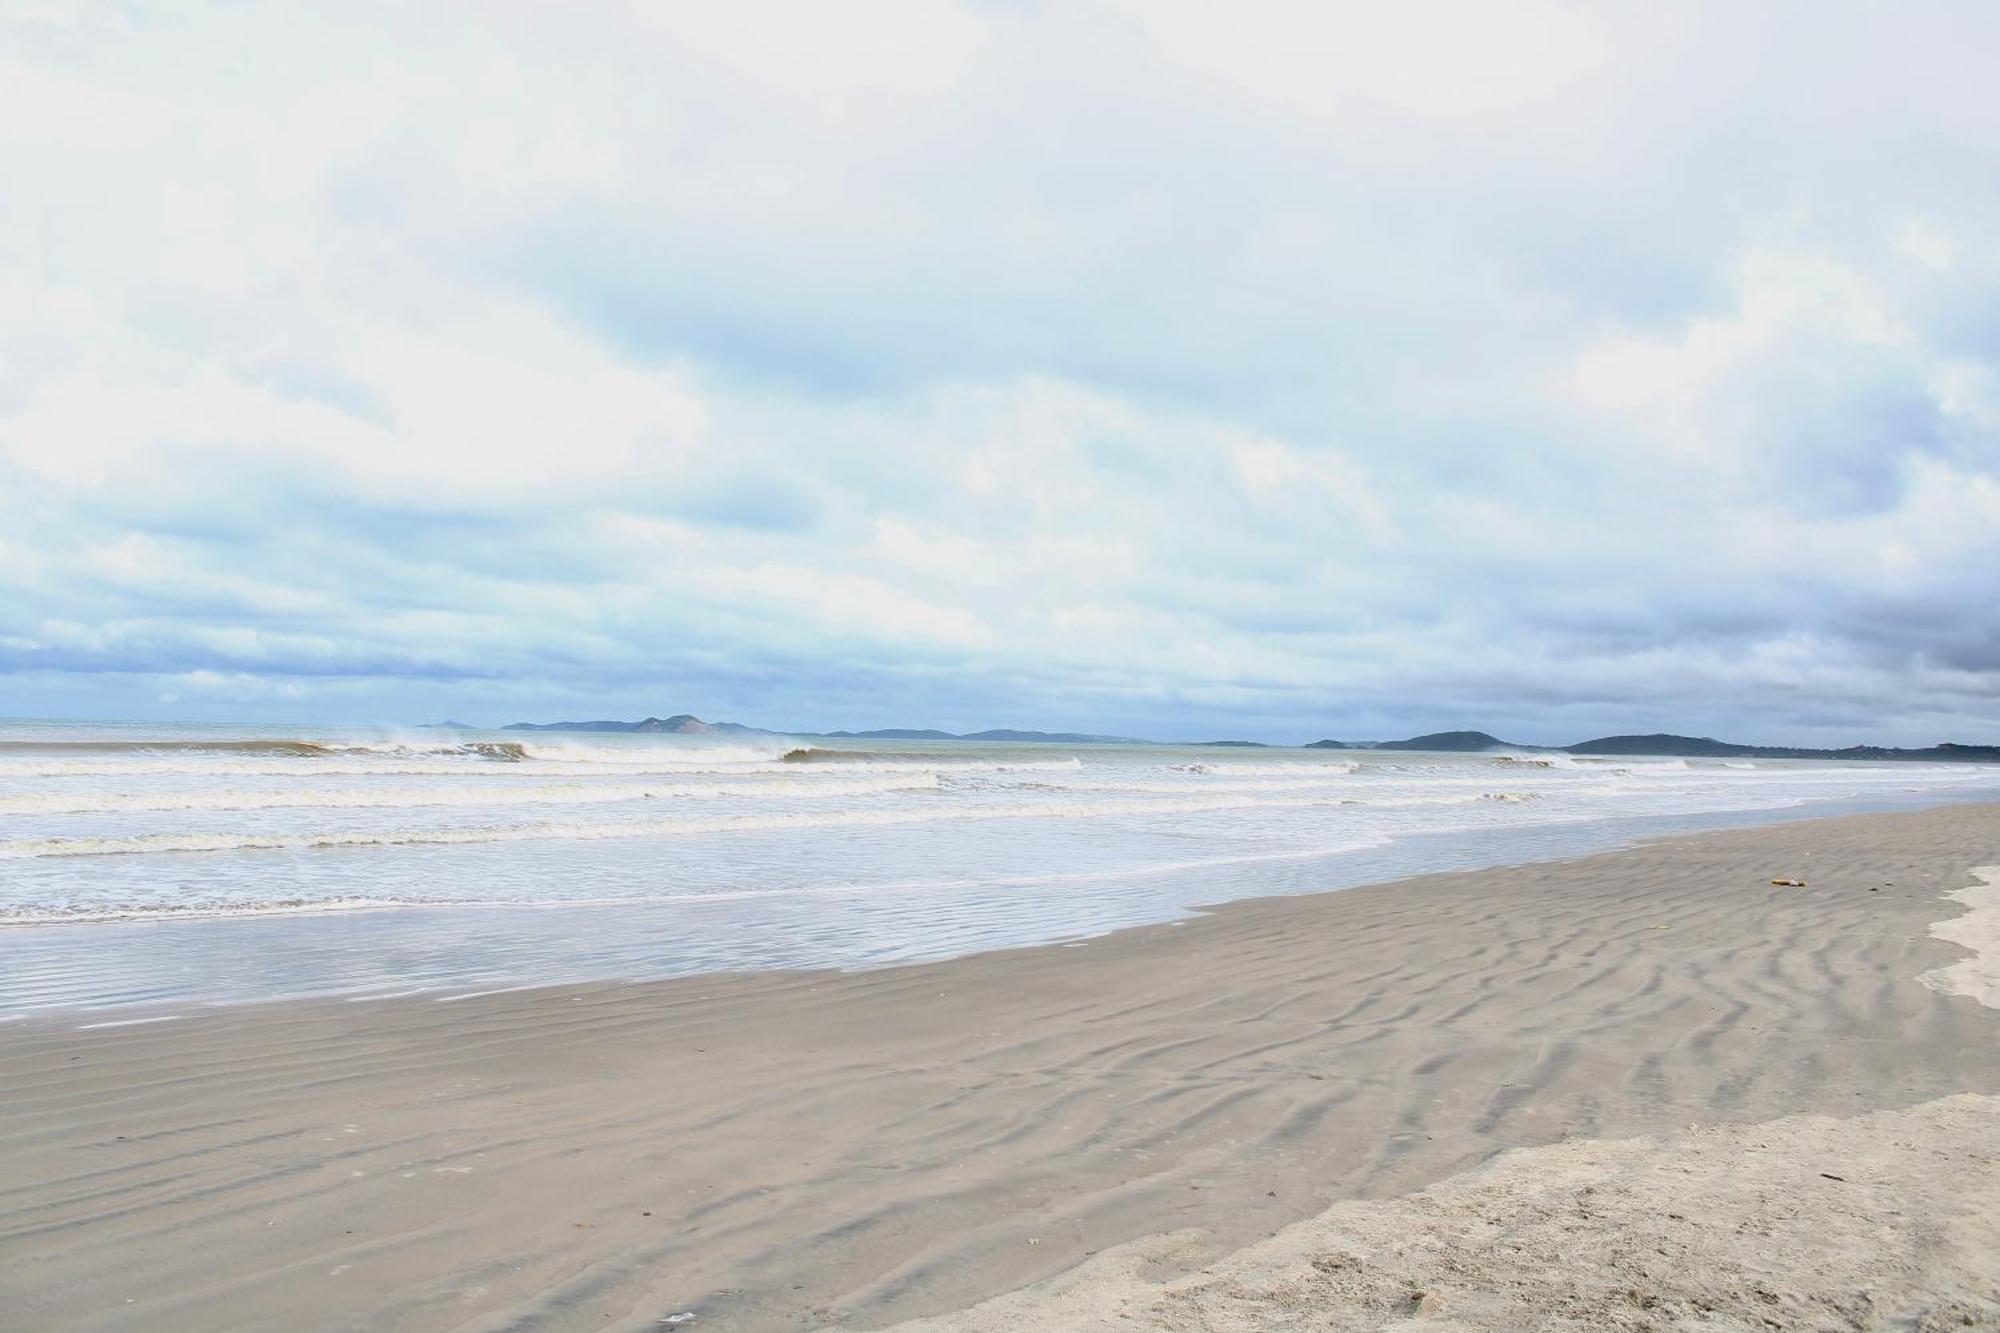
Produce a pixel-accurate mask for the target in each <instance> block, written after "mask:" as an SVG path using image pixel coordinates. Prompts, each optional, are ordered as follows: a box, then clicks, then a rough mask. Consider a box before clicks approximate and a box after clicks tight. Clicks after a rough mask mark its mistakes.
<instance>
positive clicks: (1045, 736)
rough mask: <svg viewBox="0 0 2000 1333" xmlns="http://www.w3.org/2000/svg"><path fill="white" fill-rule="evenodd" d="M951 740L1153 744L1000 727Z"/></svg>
mask: <svg viewBox="0 0 2000 1333" xmlns="http://www.w3.org/2000/svg"><path fill="white" fill-rule="evenodd" d="M952 739H953V740H961V741H1045V742H1050V743H1053V744H1056V745H1155V744H1158V742H1156V741H1142V740H1140V739H1139V738H1138V737H1136V736H1093V735H1091V734H1089V733H1088V732H1082V731H1014V730H1011V729H1009V728H1006V727H1001V728H998V729H996V730H993V731H972V732H967V733H966V734H964V735H962V736H954V737H952Z"/></svg>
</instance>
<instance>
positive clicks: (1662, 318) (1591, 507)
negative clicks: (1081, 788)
mask: <svg viewBox="0 0 2000 1333" xmlns="http://www.w3.org/2000/svg"><path fill="white" fill-rule="evenodd" d="M1801 23H1809V24H1810V25H1811V28H1812V31H1813V32H1814V34H1815V41H1814V43H1813V44H1812V48H1811V49H1810V50H1809V51H1801V50H1800V49H1799V48H1798V46H1797V44H1796V42H1795V41H1794V34H1795V31H1796V30H1797V28H1798V26H1799V25H1800V24H1801ZM1990 27H1991V24H1990V22H1989V20H1988V19H1986V18H1985V17H1983V16H1975V15H1972V14H1969V13H1968V12H1966V11H1964V10H1962V9H1957V10H1954V9H1952V8H1951V7H1936V8H1933V7H1930V6H1914V7H1911V8H1909V9H1908V10H1907V11H1903V12H1899V14H1898V15H1897V16H1895V21H1893V22H1888V21H1882V22H1874V21H1871V22H1861V21H1859V20H1856V19H1853V18H1852V17H1851V16H1844V15H1841V14H1828V13H1825V12H1823V11H1822V10H1819V9H1812V10H1805V9H1803V8H1800V9H1797V10H1788V9H1787V8H1786V7H1785V6H1780V7H1778V8H1777V9H1774V10H1768V11H1757V12H1756V13H1745V12H1740V11H1737V10H1728V9H1723V8H1720V7H1717V8H1709V9H1704V8H1702V7H1700V6H1696V7H1694V8H1685V9H1678V10H1675V11H1674V12H1673V13H1671V14H1665V13H1662V12H1659V11H1654V10H1643V9H1635V8H1619V7H1611V8H1603V7H1600V8H1594V9H1587V10H1586V9H1578V8H1576V7H1574V6H1563V5H1549V6H1534V7H1531V8H1530V9H1528V10H1521V9H1518V8H1517V9H1514V10H1501V9H1496V8H1494V7H1491V6H1478V5H1441V6H1430V5H1426V6H1418V7H1415V8H1409V7H1405V8H1400V9H1398V8H1384V7H1381V6H1373V7H1369V6H1334V7H1332V8H1326V7H1311V6H1290V5H1270V6H1265V5H1259V6H1254V7H1252V8H1251V9H1249V10H1231V11H1229V12H1228V13H1227V14H1224V13H1223V11H1220V10H1216V9H1214V8H1212V7H1202V6H1196V5H1178V4H1174V5H1134V4H1123V3H1107V4H1083V5H1059V6H1048V7H1030V8H1025V9H1023V8H1009V7H992V6H979V5H960V4H949V3H946V4H914V3H913V4H909V5H898V6H895V7H893V8H890V9H879V8H878V9H875V10H871V11H869V13H868V15H867V16H866V17H865V18H863V17H858V16H856V15H855V14H853V13H851V12H849V11H843V10H838V9H833V8H819V9H810V10H807V9H799V8H797V7H792V6H781V7H777V8H766V7H764V6H720V7H717V6H709V7H680V8H673V9H655V10H647V11H634V10H632V9H630V8H629V7H627V6H623V5H617V4H606V5H601V6H600V5H583V6H576V7H569V8H565V9H562V10H552V9H547V8H544V7H541V6H538V5H532V4H527V3H515V2H513V0H509V2H508V3H502V4H496V5H490V6H483V7H481V8H480V9H479V10H478V11H477V12H476V13H475V12H473V11H470V10H465V9H459V8H453V7H449V6H445V7H434V8H428V9H422V10H411V9H409V8H407V7H394V6H372V5H362V6H359V7H353V8H348V9H343V10H340V11H328V10H325V9H323V8H322V9H316V8H313V7H308V6H297V5H285V4H250V5H214V6H203V5H192V6H176V7H172V8H164V7H163V8H151V7H147V6H137V7H128V6H123V5H105V6H101V7H92V6H57V7H49V8H45V9H43V10H41V11H39V12H38V13H34V14H24V13H22V12H21V11H18V10H17V11H16V12H15V13H14V14H12V15H10V16H9V17H8V18H7V19H5V20H0V86H5V87H6V88H7V89H8V90H9V91H8V96H9V100H10V105H12V106H14V107H16V108H19V109H20V110H21V114H15V115H11V116H8V117H4V118H0V173H4V176H5V178H6V179H7V180H8V181H9V182H10V184H11V185H13V186H14V187H15V188H14V193H13V198H15V200H16V201H17V203H16V206H14V207H10V208H9V209H7V210H4V211H0V668H4V669H6V670H7V671H8V672H9V673H10V674H9V675H8V679H9V681H10V682H12V683H13V684H14V685H15V686H16V687H17V689H16V691H15V697H17V698H19V699H21V700H22V701H23V703H22V705H21V706H22V707H34V708H37V709H41V710H43V711H50V712H62V711H67V710H79V709H80V710H85V711H95V712H116V711H118V710H119V709H121V708H127V709H142V710H143V709H147V708H153V709H169V708H171V707H195V706H200V707H213V708H217V709H222V708H240V709H242V710H245V711H254V710H255V709H257V708H258V707H264V708H266V709H268V708H270V707H273V706H275V704H274V701H283V700H286V699H296V700H298V701H300V703H301V706H302V707H304V706H305V705H307V704H310V705H311V706H313V707H317V708H324V709H327V710H347V711H348V712H350V713H356V714H363V715H366V716H368V717H370V718H379V717H381V716H383V715H385V714H397V713H402V712H405V711H407V710H414V709H424V710H433V709H434V710H435V711H436V712H438V713H440V714H442V713H447V712H449V713H453V714H462V713H466V712H478V711H479V710H480V708H481V707H488V708H490V709H493V710H500V709H505V710H507V712H508V713H509V714H512V715H519V714H521V713H528V712H533V711H535V710H538V709H541V708H544V707H553V706H554V704H555V703H556V702H558V701H560V702H565V703H567V702H569V701H578V702H586V703H601V706H602V707H604V708H605V709H607V710H616V709H618V708H621V707H627V708H630V707H647V708H651V707H654V706H655V705H656V704H663V703H664V704H672V705H674V706H687V707H697V708H700V709H702V710H703V711H708V712H729V711H734V712H738V713H747V714H750V715H751V716H750V720H758V718H760V717H761V718H764V719H766V720H775V719H777V718H780V717H789V718H797V719H802V720H806V721H813V722H819V723H823V724H826V725H837V724H839V723H841V722H843V721H871V722H880V721H889V720H906V721H915V722H921V721H927V720H940V721H942V720H947V718H946V716H944V715H949V719H951V720H962V721H964V722H966V723H968V724H974V725H976V724H981V723H986V722H1005V721H1021V722H1033V721H1043V722H1047V723H1050V724H1064V725H1079V726H1090V727H1093V728H1096V727H1102V728H1104V729H1119V730H1147V729H1151V730H1159V729H1162V728H1164V729H1167V730H1174V731H1179V730H1181V729H1182V726H1181V724H1182V722H1183V721H1185V720H1186V719H1187V718H1188V717H1189V715H1190V710H1196V711H1197V712H1199V714H1200V715H1201V716H1202V717H1204V718H1212V719H1213V723H1212V725H1211V726H1209V727H1207V728H1204V729H1209V730H1214V731H1217V732H1222V731H1226V730H1229V729H1231V726H1232V725H1236V724H1240V725H1241V727H1243V728H1246V729H1256V730H1259V731H1261V732H1262V733H1263V734H1266V735H1296V734H1299V733H1322V732H1326V731H1338V730H1342V729H1345V730H1347V731H1349V733H1350V734H1352V733H1353V732H1354V731H1366V730H1376V729H1388V728H1391V727H1393V726H1394V725H1397V724H1399V723H1401V722H1408V723H1410V724H1412V725H1417V724H1421V723H1424V722H1427V721H1429V720H1432V717H1433V714H1434V713H1437V712H1451V711H1453V710H1456V709H1464V710H1489V711H1490V712H1491V714H1492V715H1493V717H1492V724H1493V725H1496V726H1498V725H1500V724H1501V723H1503V722H1505V721H1507V720H1508V718H1509V716H1511V717H1512V718H1513V719H1515V720H1516V721H1518V722H1520V723H1521V724H1523V725H1527V724H1532V723H1535V722H1536V720H1537V719H1551V721H1550V725H1551V726H1555V725H1557V722H1558V721H1560V723H1561V726H1562V727H1564V728H1568V727H1582V726H1584V724H1585V720H1586V719H1602V720H1603V721H1605V722H1608V723H1616V722H1622V721H1624V720H1628V719H1630V718H1632V717H1635V716H1636V715H1637V714H1638V713H1639V712H1642V711H1643V710H1646V709H1649V708H1659V709H1679V710H1681V711H1680V712H1679V713H1678V714H1676V715H1675V716H1673V717H1666V716H1660V717H1658V718H1657V722H1658V724H1660V725H1669V724H1672V725H1680V726H1686V727H1689V728H1691V729H1710V730H1723V729H1728V728H1729V727H1731V726H1735V727H1738V728H1739V729H1745V728H1748V729H1753V730H1759V729H1761V730H1765V731H1767V732H1771V731H1772V729H1776V731H1777V732H1783V731H1785V729H1786V728H1791V729H1793V733H1794V734H1802V733H1803V732H1804V731H1808V730H1812V729H1814V728H1820V727H1825V726H1831V725H1834V724H1833V723H1830V722H1828V721H1827V717H1828V716H1829V715H1830V714H1835V713H1838V714H1841V715H1842V716H1844V717H1846V718H1848V719H1851V720H1852V725H1854V726H1856V727H1859V728H1861V729H1862V730H1867V729H1868V728H1867V727H1866V726H1864V725H1863V724H1865V723H1868V722H1869V721H1870V720H1871V719H1880V720H1882V722H1883V725H1884V726H1889V727H1907V728H1910V729H1912V738H1914V737H1915V735H1916V734H1919V733H1917V732H1916V731H1915V729H1918V728H1921V729H1922V731H1921V733H1920V734H1921V735H1923V737H1924V738H1927V739H1928V738H1932V736H1933V732H1932V729H1933V728H1937V727H1954V728H1958V729H1960V730H1962V731H1965V732H1968V733H1970V732H1975V731H1980V730H1986V731H1991V730H1993V729H1995V728H2000V717H1996V715H1995V711H1994V710H1995V702H1994V701H1995V697H1996V694H2000V685H1996V682H1997V681H2000V639H1996V638H1995V637H1994V634H1993V631H1992V630H1991V628H1990V624H1989V622H1990V617H1985V616H1983V615H1982V614H1980V613H1981V611H1982V610H1983V608H1984V606H1985V604H1986V602H1987V601H1990V599H1991V594H1992V589H1991V588H1990V586H1987V585H1988V584H1989V583H1990V579H1991V575H1990V572H1989V571H1990V570H1992V569H1993V568H1996V567H2000V537H1996V533H2000V500H1996V498H1995V497H1996V493H2000V481H1996V477H2000V389H1996V381H1995V374H1996V373H2000V372H1996V370H1995V361H1996V346H1995V343H1994V335H1993V333H1992V329H1991V323H1990V320H1988V319H1986V318H1985V317H1984V315H1983V313H1982V312H1983V311H1984V310H1985V309H1986V308H1988V307H1990V306H1991V304H1992V298H1993V295H1994V292H1995V288H1996V286H2000V273H1996V272H1995V270H1994V267H1993V264H1992V262H1991V260H1990V258H1989V257H1988V256H1987V255H1986V251H1987V250H1990V249H1991V247H1990V246H1985V247H1982V245H1981V243H1980V238H1981V237H1983V236H1990V235H1992V234H1993V232H1994V230H1995V228H1996V224H2000V217H1996V215H1995V209H1994V206H1993V204H1992V201H1991V200H1990V199H1989V198H1988V197H1987V196H1986V194H1985V193H1983V192H1982V191H1981V190H1980V189H1979V188H1978V185H1977V179H1978V177H1979V173H1978V172H1977V171H1976V170H1969V169H1968V168H1969V167H1976V166H1977V165H1978V164H1982V163H1984V164H1987V165H1989V166H1990V165H1991V164H1992V163H1993V159H1994V156H1995V150H1996V148H2000V144H1996V142H1995V140H1996V135H1995V132H1994V130H1993V127H1992V122H1991V118H1990V115H1989V114H1988V110H1989V109H1988V108H1987V106H1986V99H1985V98H1984V97H1983V95H1974V94H1973V93H1971V92H1969V91H1967V90H1969V89H1974V88H1983V82H1982V79H1983V75H1984V70H1983V67H1981V66H1980V64H1979V53H1980V52H1981V51H1982V49H1984V48H1986V47H1990V44H1991V38H1992V37H1993V36H1994V35H1996V34H1995V33H1994V32H1991V31H1987V30H1986V29H1988V28H1990ZM1864 81H1865V83H1866V86H1868V87H1870V88H1872V89H1874V90H1876V94H1877V95H1876V96H1873V97H1871V98H1868V99H1862V98H1857V97H1853V96H1850V95H1849V90H1851V89H1852V88H1854V87H1857V86H1861V85H1862V84H1863V82H1864ZM1697 94H1698V95H1697ZM1800 682H1805V683H1806V684H1807V685H1809V686H1810V688H1809V689H1801V688H1800V685H1799V683H1800ZM286 690H296V691H298V693H294V694H287V693H285V692H284V691H286ZM661 691H664V692H667V693H669V694H672V695H674V696H675V697H673V698H670V699H662V698H660V694H659V692H661ZM1920 691H1921V692H1923V694H1924V695H1925V698H1924V700H1923V701H1922V702H1921V703H1920V704H1919V703H1913V702H1912V699H1913V698H1914V697H1915V694H1916V693H1917V692H1920ZM1808 696H1811V698H1808ZM162 699H165V700H166V702H161V701H162ZM468 699H469V700H473V701H475V702H473V703H472V704H471V706H468V707H459V706H458V704H457V703H455V702H454V700H460V701H463V700H468ZM1813 699H1817V700H1819V701H1820V702H1818V703H1814V702H1813ZM476 701H484V703H483V704H482V703H479V702H476ZM1827 701H1831V702H1827ZM904 709H916V710H922V709H934V710H936V711H937V713H938V714H939V716H936V717H917V716H907V717H905V716H898V717H894V718H891V717H888V716H885V715H884V714H885V711H886V712H896V711H898V710H904ZM1509 709H1512V710H1514V711H1513V712H1512V714H1509V713H1508V711H1507V710H1509ZM871 710H873V711H871ZM1842 710H1844V712H1843V711H1842ZM863 713H866V714H868V716H866V717H863V716H860V714H863ZM1767 719H1769V720H1767ZM1439 720H1443V719H1439ZM1461 720H1465V721H1472V722H1482V721H1485V719H1484V718H1461ZM1169 724H1171V725H1169ZM1840 725H1848V723H1841V724H1840Z"/></svg>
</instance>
